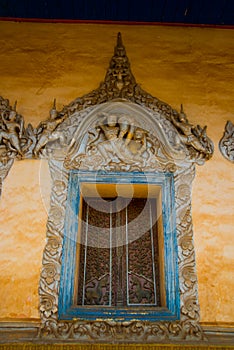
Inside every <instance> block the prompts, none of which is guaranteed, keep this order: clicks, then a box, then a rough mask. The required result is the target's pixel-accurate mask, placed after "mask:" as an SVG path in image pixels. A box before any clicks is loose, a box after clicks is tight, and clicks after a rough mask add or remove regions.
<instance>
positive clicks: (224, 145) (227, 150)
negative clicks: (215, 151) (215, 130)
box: [219, 120, 234, 163]
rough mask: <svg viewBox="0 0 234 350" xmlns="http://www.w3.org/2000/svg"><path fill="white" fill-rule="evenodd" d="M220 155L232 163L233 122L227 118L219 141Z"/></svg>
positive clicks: (233, 149)
mask: <svg viewBox="0 0 234 350" xmlns="http://www.w3.org/2000/svg"><path fill="white" fill-rule="evenodd" d="M219 149H220V152H221V153H222V155H223V156H224V157H225V158H226V159H228V160H230V161H231V162H232V163H234V124H233V123H232V122H231V121H230V120H229V121H227V123H226V125H225V131H224V134H223V137H222V138H221V140H220V141H219Z"/></svg>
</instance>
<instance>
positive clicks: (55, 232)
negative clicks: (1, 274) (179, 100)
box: [0, 34, 213, 342]
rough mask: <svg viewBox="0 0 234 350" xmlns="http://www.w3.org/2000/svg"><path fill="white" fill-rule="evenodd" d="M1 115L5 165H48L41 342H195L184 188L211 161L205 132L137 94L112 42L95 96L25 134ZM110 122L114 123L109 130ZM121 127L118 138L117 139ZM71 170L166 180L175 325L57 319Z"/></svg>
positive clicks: (198, 335)
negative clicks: (169, 177) (37, 161)
mask: <svg viewBox="0 0 234 350" xmlns="http://www.w3.org/2000/svg"><path fill="white" fill-rule="evenodd" d="M6 107H7V108H6V109H7V113H6V115H4V116H3V118H2V128H1V130H0V135H2V138H1V140H2V141H1V142H2V147H3V148H4V150H5V152H7V151H9V149H11V152H12V153H11V154H12V159H13V158H15V157H16V158H23V157H26V158H40V157H43V158H49V159H50V170H51V175H52V186H53V187H52V194H51V208H50V213H49V218H48V223H47V241H46V246H45V249H44V253H43V264H42V272H41V278H40V287H39V293H40V312H41V322H42V323H41V336H42V337H45V338H54V339H56V338H58V339H79V341H83V340H85V341H91V340H97V341H111V342H112V341H113V340H114V341H121V342H123V341H134V342H137V341H141V342H144V341H152V342H157V341H161V340H163V341H172V340H177V341H180V340H191V339H192V340H200V339H202V337H203V333H202V330H201V327H200V325H199V305H198V297H197V278H196V270H195V257H194V244H193V231H192V218H191V184H192V180H193V177H194V167H195V163H198V164H203V163H204V161H205V160H207V159H209V158H210V157H211V156H212V153H213V144H212V141H211V140H210V139H209V138H208V137H207V135H206V127H205V128H202V127H200V126H199V125H198V126H193V125H191V124H190V123H189V122H188V119H187V117H186V115H185V113H184V111H183V108H181V111H180V112H177V111H175V110H174V109H172V108H171V107H170V106H169V105H168V104H166V103H164V102H162V101H160V100H158V99H157V98H155V97H152V96H151V95H150V94H148V93H147V92H145V91H144V90H142V89H141V88H140V86H139V85H138V84H137V83H136V81H135V78H134V76H133V75H132V73H131V69H130V64H129V61H128V58H127V56H126V52H125V48H124V46H123V44H122V40H121V36H120V34H119V35H118V39H117V46H116V48H115V52H114V56H113V58H112V60H111V62H110V67H109V69H108V71H107V74H106V77H105V80H104V82H103V83H101V84H100V86H99V88H98V89H96V90H94V91H92V92H91V93H90V94H87V95H85V96H83V97H81V98H77V99H76V100H75V101H73V102H72V103H70V104H69V105H68V106H66V107H64V108H63V110H62V111H60V112H58V111H57V110H56V106H55V104H54V106H53V108H52V110H51V112H50V117H49V118H48V119H47V120H46V121H44V122H41V123H40V124H39V125H38V127H37V128H35V129H34V128H33V127H32V126H30V125H29V126H28V127H27V128H26V129H25V128H24V123H23V119H22V117H20V116H18V114H17V113H15V114H14V115H13V113H12V116H10V113H11V111H14V109H11V108H8V106H6ZM4 108H5V107H4ZM4 108H3V109H4ZM14 112H16V111H14ZM112 115H114V116H115V119H114V121H113V119H112V123H110V116H112ZM13 123H14V124H13ZM21 124H22V125H21ZM124 127H126V129H125V130H126V133H125V134H124V135H123V137H120V134H121V131H123V129H124ZM108 133H109V135H110V134H111V133H112V136H113V137H110V136H108ZM4 135H5V136H4ZM6 135H7V136H6ZM12 135H13V136H14V137H13V136H12ZM71 169H89V170H90V169H91V170H102V171H116V170H121V171H133V170H138V171H143V172H144V171H146V172H147V171H150V172H155V173H157V172H166V171H170V172H172V173H174V178H175V201H176V219H177V223H176V225H177V243H178V259H179V280H180V281H179V284H180V303H181V309H180V320H179V321H171V322H169V321H160V322H159V321H158V322H150V321H149V322H146V321H139V320H137V321H136V320H132V321H128V322H121V321H117V320H114V319H109V320H101V321H100V320H96V321H81V320H78V319H74V320H72V321H63V320H59V319H58V295H59V283H60V273H61V252H62V244H63V232H64V219H65V210H66V200H67V186H68V177H69V170H71Z"/></svg>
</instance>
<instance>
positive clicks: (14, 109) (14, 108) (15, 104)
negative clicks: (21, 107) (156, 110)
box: [13, 100, 17, 112]
mask: <svg viewBox="0 0 234 350" xmlns="http://www.w3.org/2000/svg"><path fill="white" fill-rule="evenodd" d="M16 106H17V100H16V101H15V103H14V106H13V111H15V112H16Z"/></svg>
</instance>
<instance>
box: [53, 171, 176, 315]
mask: <svg viewBox="0 0 234 350" xmlns="http://www.w3.org/2000/svg"><path fill="white" fill-rule="evenodd" d="M113 185H114V186H118V188H122V189H123V188H124V189H126V188H127V189H128V188H130V187H131V186H135V187H134V188H136V189H137V190H138V189H139V188H140V189H141V190H140V192H139V193H142V188H143V189H144V188H147V189H148V190H149V192H150V193H151V195H150V196H151V197H154V196H155V197H157V198H156V199H157V201H158V202H159V204H160V211H161V216H160V218H161V219H160V220H161V229H160V231H161V233H160V235H161V245H160V246H159V262H158V263H159V270H160V281H159V289H160V291H157V293H160V295H161V302H160V305H158V304H157V302H155V303H153V302H152V305H149V304H147V302H145V303H144V302H143V304H141V305H137V304H136V305H134V303H130V302H129V303H128V302H127V303H125V304H123V305H120V306H116V305H112V304H111V302H110V304H108V303H103V305H92V304H91V305H85V304H84V303H83V304H82V303H80V304H79V303H78V302H77V283H78V282H77V280H78V277H77V276H78V275H79V272H80V271H81V267H80V266H78V263H77V255H78V254H79V243H78V242H77V240H78V235H79V232H80V231H81V225H82V224H81V222H82V220H81V215H80V213H81V211H82V207H83V204H82V203H83V202H82V200H83V199H82V198H83V197H84V191H85V189H87V188H88V190H90V191H91V192H92V190H93V189H95V188H96V186H99V187H97V188H98V189H99V188H101V191H104V192H105V191H107V193H109V194H106V197H108V196H110V190H108V189H109V188H110V186H112V187H113ZM108 186H109V187H108ZM155 189H157V191H156V192H155ZM144 191H145V190H143V192H144ZM99 192H100V191H99ZM155 193H157V194H155ZM99 194H100V193H99ZM100 195H101V197H102V196H103V193H101V194H100ZM112 196H114V195H111V197H112ZM138 196H139V195H138ZM144 197H146V195H144ZM110 249H111V248H110ZM139 254H140V252H139ZM177 255H178V254H177V239H176V213H175V199H174V177H173V174H171V173H140V172H131V173H124V172H115V173H102V172H86V171H71V172H70V176H69V183H68V196H67V208H66V216H65V225H64V241H63V251H62V267H61V278H60V290H59V310H58V313H59V319H64V320H72V319H73V318H79V319H84V320H95V319H100V318H112V319H115V320H131V319H140V320H151V321H159V320H178V319H179V318H180V294H179V277H178V261H177ZM83 271H84V268H83ZM83 271H82V274H83ZM126 275H127V279H128V278H129V276H130V273H129V272H128V269H127V273H126ZM127 288H128V287H127ZM108 295H110V293H109V294H108ZM155 300H156V299H155ZM106 304H108V305H106Z"/></svg>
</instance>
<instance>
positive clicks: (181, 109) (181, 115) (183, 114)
mask: <svg viewBox="0 0 234 350" xmlns="http://www.w3.org/2000/svg"><path fill="white" fill-rule="evenodd" d="M180 120H181V121H185V122H187V121H188V119H187V116H186V114H185V113H184V107H183V105H182V103H181V105H180Z"/></svg>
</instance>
